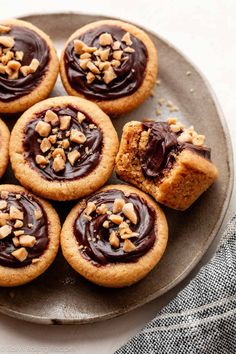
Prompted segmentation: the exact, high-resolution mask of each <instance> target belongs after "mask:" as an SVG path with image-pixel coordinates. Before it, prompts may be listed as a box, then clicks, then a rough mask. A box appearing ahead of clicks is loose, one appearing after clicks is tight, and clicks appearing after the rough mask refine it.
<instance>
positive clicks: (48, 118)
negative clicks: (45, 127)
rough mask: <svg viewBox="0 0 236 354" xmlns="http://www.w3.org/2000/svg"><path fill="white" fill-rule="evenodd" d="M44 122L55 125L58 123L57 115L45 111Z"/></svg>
mask: <svg viewBox="0 0 236 354" xmlns="http://www.w3.org/2000/svg"><path fill="white" fill-rule="evenodd" d="M44 120H45V122H46V123H50V124H51V125H56V124H57V123H58V122H59V118H58V116H57V114H56V113H55V112H53V111H51V110H50V109H49V110H47V112H46V114H45V117H44Z"/></svg>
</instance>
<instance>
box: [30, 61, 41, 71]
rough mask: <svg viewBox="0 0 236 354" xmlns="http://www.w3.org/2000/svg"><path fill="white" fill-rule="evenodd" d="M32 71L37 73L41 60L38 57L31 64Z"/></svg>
mask: <svg viewBox="0 0 236 354" xmlns="http://www.w3.org/2000/svg"><path fill="white" fill-rule="evenodd" d="M29 67H30V69H31V73H35V72H36V71H37V69H38V67H39V61H38V59H32V61H31V63H30V65H29Z"/></svg>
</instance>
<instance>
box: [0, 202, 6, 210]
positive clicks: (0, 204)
mask: <svg viewBox="0 0 236 354" xmlns="http://www.w3.org/2000/svg"><path fill="white" fill-rule="evenodd" d="M6 207H7V202H6V201H5V200H0V210H3V209H6Z"/></svg>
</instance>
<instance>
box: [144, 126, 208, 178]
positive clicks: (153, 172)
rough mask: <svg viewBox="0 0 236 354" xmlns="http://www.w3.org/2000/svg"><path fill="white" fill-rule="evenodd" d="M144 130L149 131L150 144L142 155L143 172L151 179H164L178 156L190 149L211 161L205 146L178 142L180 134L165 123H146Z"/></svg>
mask: <svg viewBox="0 0 236 354" xmlns="http://www.w3.org/2000/svg"><path fill="white" fill-rule="evenodd" d="M143 129H144V130H146V131H147V130H149V132H150V133H149V138H148V144H147V148H146V151H145V152H142V153H141V156H140V158H141V162H142V171H143V173H144V175H145V176H146V177H149V178H159V179H161V178H163V177H164V176H165V175H166V173H168V171H169V170H170V169H171V168H172V167H173V164H174V163H175V161H176V155H177V154H179V153H180V152H181V151H182V150H184V149H189V150H191V151H193V152H195V153H197V154H199V155H201V156H203V157H204V158H206V159H209V160H210V157H211V150H210V149H209V148H207V147H204V146H197V145H194V144H190V143H180V142H178V140H177V138H178V133H174V132H172V131H171V130H170V126H169V124H168V123H165V122H145V123H143Z"/></svg>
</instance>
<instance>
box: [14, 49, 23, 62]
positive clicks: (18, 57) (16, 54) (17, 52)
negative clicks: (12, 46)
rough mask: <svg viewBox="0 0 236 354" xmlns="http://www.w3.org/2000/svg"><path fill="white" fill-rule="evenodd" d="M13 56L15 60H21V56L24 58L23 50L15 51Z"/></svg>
mask: <svg viewBox="0 0 236 354" xmlns="http://www.w3.org/2000/svg"><path fill="white" fill-rule="evenodd" d="M15 58H16V60H18V61H22V60H23V58H24V52H21V51H16V53H15Z"/></svg>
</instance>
